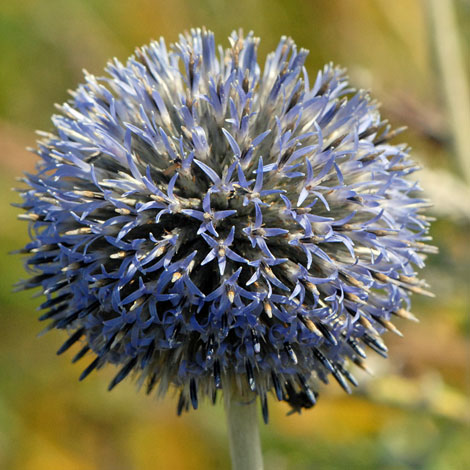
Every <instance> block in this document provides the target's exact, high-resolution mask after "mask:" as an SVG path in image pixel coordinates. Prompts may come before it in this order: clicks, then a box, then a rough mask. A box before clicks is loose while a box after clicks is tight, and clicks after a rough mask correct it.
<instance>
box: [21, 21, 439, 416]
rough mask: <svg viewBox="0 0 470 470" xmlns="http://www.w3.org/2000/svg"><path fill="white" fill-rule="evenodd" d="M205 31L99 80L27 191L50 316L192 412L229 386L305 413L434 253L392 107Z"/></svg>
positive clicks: (375, 334)
mask: <svg viewBox="0 0 470 470" xmlns="http://www.w3.org/2000/svg"><path fill="white" fill-rule="evenodd" d="M229 42H230V46H229V47H228V48H226V49H223V48H222V47H216V45H215V42H214V36H213V34H212V33H210V32H208V31H205V30H202V31H201V30H199V29H197V30H192V31H191V32H189V33H187V34H185V35H182V36H180V38H179V41H178V42H177V43H176V44H174V45H172V46H171V48H170V49H169V50H168V49H167V47H166V46H165V42H164V41H163V39H161V40H160V41H159V42H152V43H150V45H148V46H145V47H142V48H139V49H137V50H136V52H135V55H134V56H132V57H131V58H130V59H129V60H128V62H127V64H126V65H123V64H121V63H120V62H119V61H117V60H114V61H112V62H110V63H109V64H108V66H107V69H106V72H107V75H106V76H105V77H101V78H97V77H94V76H93V75H89V74H87V75H86V77H85V80H86V81H85V83H84V84H83V85H80V86H79V87H78V88H77V90H76V91H74V92H73V93H72V99H71V100H70V101H69V102H67V103H65V104H63V105H62V106H60V107H59V109H60V114H58V115H55V116H53V118H52V121H53V124H54V127H55V130H54V132H53V133H43V134H42V140H41V141H39V143H38V149H37V154H38V155H39V157H40V161H39V163H38V166H37V172H36V173H35V174H28V175H27V176H26V177H25V182H26V183H27V185H28V189H27V190H24V191H23V192H22V196H23V199H24V202H23V204H22V207H23V208H24V209H25V210H26V213H25V214H24V215H22V216H21V217H22V218H25V219H28V220H30V225H31V227H30V229H31V237H32V241H31V242H30V243H29V244H28V245H27V246H26V247H25V249H24V250H23V251H24V252H26V253H28V254H29V257H28V260H27V266H28V268H30V269H31V270H33V271H34V276H33V277H32V278H30V279H29V280H27V281H24V282H23V283H22V287H24V288H30V287H40V288H41V289H42V290H43V292H44V294H45V295H46V301H45V302H44V303H43V304H42V305H41V309H44V310H45V313H44V314H43V315H42V317H41V320H46V319H47V320H49V321H50V325H49V327H48V328H58V329H65V330H67V331H68V332H69V334H70V336H69V338H68V339H67V341H66V342H65V343H64V345H63V346H62V347H61V348H60V350H59V351H58V352H59V353H62V352H64V351H65V350H67V349H68V348H69V347H70V346H72V345H73V344H74V343H76V342H78V341H80V342H82V349H81V350H80V351H79V352H78V353H77V354H76V356H75V358H74V359H73V360H74V361H76V360H78V359H80V358H81V357H82V356H84V355H85V354H86V353H87V352H88V351H91V352H92V353H93V355H94V360H93V361H92V362H91V364H89V365H88V367H86V369H85V370H84V372H83V374H82V375H81V378H84V377H86V376H87V375H88V374H89V373H90V372H91V371H92V370H93V369H96V368H100V367H102V366H104V365H105V364H107V363H112V364H116V365H118V366H119V372H118V374H117V375H116V376H115V378H114V379H113V380H112V382H111V384H110V387H109V388H110V389H111V388H113V387H114V386H115V385H116V384H118V383H119V382H120V381H122V380H123V379H124V378H125V377H126V376H128V375H129V374H130V373H131V374H133V375H134V376H135V377H136V379H137V380H138V382H139V384H144V383H145V385H146V387H147V390H148V391H149V392H150V391H151V390H153V389H156V390H158V391H159V392H160V394H164V393H165V392H166V391H167V390H168V389H169V388H176V389H177V390H178V391H179V393H180V397H179V402H178V412H181V411H182V410H184V409H188V408H189V406H191V405H192V407H194V408H197V406H198V400H199V399H200V398H201V397H204V396H210V397H212V398H213V399H214V400H215V396H216V391H217V389H221V388H227V387H230V388H234V389H237V390H238V392H239V393H240V394H241V395H242V396H246V397H253V396H259V397H260V399H261V404H262V409H263V414H264V417H265V419H267V393H268V392H272V393H273V395H274V396H275V397H277V399H278V400H285V401H287V402H288V403H290V404H291V405H292V408H293V410H297V411H299V410H301V409H302V408H309V407H311V406H312V405H314V404H315V401H316V397H317V390H318V384H319V381H322V382H325V383H327V382H328V377H329V376H333V377H334V378H335V379H336V380H337V381H338V382H339V384H340V385H341V386H342V387H343V388H344V389H345V390H346V391H348V392H349V391H350V385H349V384H352V385H356V380H355V379H354V377H353V375H352V374H351V373H350V372H349V364H350V363H355V364H356V365H358V366H360V367H363V368H364V367H365V364H364V359H365V357H366V351H365V349H366V347H368V348H370V349H372V350H373V351H375V352H377V353H378V354H380V355H382V356H386V353H387V348H386V346H385V344H384V343H383V341H382V340H381V339H380V335H381V334H382V333H384V332H385V331H386V330H391V331H394V332H395V333H399V331H398V330H397V329H396V328H395V326H394V325H393V324H392V322H391V320H392V319H393V318H394V317H405V318H411V319H412V318H414V317H413V316H412V315H411V313H409V307H410V299H409V294H410V292H418V293H426V291H425V290H424V287H425V285H424V283H423V282H422V281H419V280H418V279H417V278H416V276H415V274H416V273H415V268H416V267H418V268H422V267H423V264H424V263H423V260H424V257H425V256H424V253H426V252H428V251H433V249H432V247H429V246H427V245H425V244H424V243H423V241H425V240H427V238H428V237H427V236H426V234H427V230H428V224H429V223H428V219H427V218H426V216H424V215H422V210H423V209H424V208H425V207H427V203H426V201H424V200H422V199H418V198H417V194H418V191H419V188H418V186H417V184H416V183H415V182H413V181H410V180H409V179H408V178H407V176H408V175H409V174H410V173H412V172H414V171H415V170H416V166H415V164H414V163H413V162H412V161H411V160H410V159H409V156H408V149H407V147H406V146H405V145H392V144H390V143H389V141H390V139H391V138H392V137H393V136H394V135H395V134H396V132H393V131H391V129H390V126H389V125H388V124H387V123H386V122H385V121H383V119H382V118H381V116H380V113H379V111H378V109H377V104H376V103H374V102H373V101H371V99H370V98H369V96H368V94H367V93H366V92H365V91H362V90H359V91H357V90H354V89H352V88H350V87H349V85H348V82H347V78H346V76H345V73H344V71H343V70H342V69H340V68H336V67H333V66H332V65H327V66H325V67H324V68H323V70H321V71H320V72H318V74H317V76H316V78H315V79H314V80H313V81H312V82H310V81H309V77H308V74H307V71H306V69H305V68H304V61H305V59H306V57H307V51H306V50H304V49H300V50H297V48H296V46H295V44H294V43H293V41H292V40H291V39H288V38H285V37H283V38H282V39H281V41H280V43H279V46H278V47H277V49H276V50H275V51H274V52H273V53H271V54H269V55H268V57H267V59H266V63H265V65H264V67H263V68H261V67H260V65H259V64H258V61H257V46H258V42H259V40H258V38H256V37H255V36H253V35H252V34H248V35H247V36H245V37H244V36H243V35H242V34H241V33H240V34H237V33H232V35H231V36H230V38H229Z"/></svg>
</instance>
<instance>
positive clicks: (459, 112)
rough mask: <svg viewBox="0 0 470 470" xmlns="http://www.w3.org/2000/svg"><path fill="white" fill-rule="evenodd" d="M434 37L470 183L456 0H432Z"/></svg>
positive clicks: (467, 106)
mask: <svg viewBox="0 0 470 470" xmlns="http://www.w3.org/2000/svg"><path fill="white" fill-rule="evenodd" d="M427 6H428V12H429V20H430V25H431V32H432V34H431V38H432V39H433V45H434V48H435V51H436V56H437V63H438V65H439V68H440V72H441V76H442V87H443V91H444V97H445V99H446V104H447V110H448V114H449V121H450V124H451V128H452V133H453V136H454V147H455V153H456V156H457V158H458V160H459V163H460V169H461V170H462V176H463V178H464V179H465V180H466V182H467V184H469V183H470V133H469V132H468V126H469V125H470V90H469V86H468V83H467V75H466V70H465V63H464V56H463V52H462V48H461V42H460V38H459V29H458V22H457V18H456V16H457V14H456V12H455V5H454V2H453V1H452V0H428V1H427Z"/></svg>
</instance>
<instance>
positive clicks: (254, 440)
mask: <svg viewBox="0 0 470 470" xmlns="http://www.w3.org/2000/svg"><path fill="white" fill-rule="evenodd" d="M224 400H225V412H226V415H227V427H228V438H229V445H230V457H231V459H232V470H263V458H262V455H261V444H260V438H259V429H258V410H257V406H256V402H257V400H256V399H252V400H251V401H247V399H246V398H243V397H240V396H238V395H236V394H231V393H230V392H229V390H226V391H225V390H224Z"/></svg>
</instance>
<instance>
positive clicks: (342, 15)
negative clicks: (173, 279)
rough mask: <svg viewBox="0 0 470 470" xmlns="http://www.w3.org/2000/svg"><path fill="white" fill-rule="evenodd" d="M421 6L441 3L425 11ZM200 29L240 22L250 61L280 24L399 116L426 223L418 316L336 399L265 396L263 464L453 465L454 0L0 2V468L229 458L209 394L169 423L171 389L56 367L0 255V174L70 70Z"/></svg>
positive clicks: (459, 149)
mask: <svg viewBox="0 0 470 470" xmlns="http://www.w3.org/2000/svg"><path fill="white" fill-rule="evenodd" d="M448 3H451V6H452V7H453V9H454V10H453V11H454V13H455V15H454V19H455V22H454V23H452V22H451V23H450V24H449V23H448V18H447V16H446V14H445V12H446V10H445V6H446V5H447V4H448ZM433 4H434V6H435V7H436V8H442V6H444V10H443V11H440V12H437V13H436V14H435V15H432V5H433ZM436 5H437V6H436ZM450 20H452V18H450ZM202 25H206V26H207V27H208V28H210V29H212V30H213V31H214V32H215V33H216V40H217V42H221V43H222V44H224V45H227V44H228V42H227V39H226V38H227V36H228V35H229V33H230V32H231V30H232V29H238V28H239V27H243V28H244V30H245V31H248V30H251V29H253V30H254V31H255V33H256V34H257V35H259V36H260V37H261V38H262V42H261V46H260V57H261V58H263V57H264V56H265V54H266V53H267V52H269V51H270V50H272V49H273V48H274V47H275V46H276V44H277V41H278V39H279V36H280V35H281V34H285V35H290V36H292V37H293V38H294V39H295V40H296V42H297V43H298V44H299V45H301V46H303V47H305V48H308V49H309V50H310V56H309V58H308V60H307V68H308V70H309V72H310V73H311V74H312V75H315V74H316V71H317V69H318V68H320V67H321V66H322V65H323V64H324V63H325V62H329V61H333V62H335V63H338V64H342V65H344V66H347V67H348V69H349V74H350V77H351V81H352V83H353V84H354V85H355V86H357V87H360V88H370V89H371V90H373V93H374V96H375V97H377V99H378V100H379V101H381V102H382V103H383V105H382V110H383V114H384V115H385V116H388V117H389V118H390V121H391V122H392V123H393V124H394V125H402V124H404V125H407V126H408V130H407V131H406V132H405V133H404V134H402V136H401V139H402V140H406V141H407V142H409V143H410V145H411V146H412V147H413V154H414V157H415V158H416V159H417V160H419V161H420V162H421V163H422V165H423V168H424V169H423V171H422V172H421V175H420V178H421V180H422V186H423V187H424V189H425V191H426V193H427V195H428V196H429V197H431V198H432V199H433V201H434V203H435V207H434V209H433V212H434V215H435V216H436V217H437V219H438V220H437V222H435V223H434V224H433V226H432V235H433V237H434V242H435V244H436V245H438V246H439V249H440V253H439V255H437V256H433V257H432V258H431V259H429V262H428V266H427V268H426V270H425V272H424V273H423V274H424V277H426V279H427V280H428V281H429V282H430V283H431V285H432V287H433V290H434V292H435V293H436V298H435V299H426V298H418V297H416V298H415V299H414V312H415V314H416V315H417V316H418V317H419V318H420V319H421V323H420V324H412V323H409V324H405V322H404V321H403V322H402V323H401V324H399V325H398V326H399V327H400V329H402V330H403V331H404V333H405V338H404V339H401V338H398V337H393V336H392V335H387V337H386V340H387V343H388V344H389V346H390V357H391V359H389V360H388V361H385V360H382V359H378V358H372V356H371V359H372V360H371V367H372V369H374V371H375V375H374V376H373V377H370V376H367V375H366V374H363V373H361V372H358V376H359V378H360V382H361V386H360V387H359V389H358V390H357V391H356V393H354V395H353V396H346V395H345V394H344V393H343V392H342V391H341V390H340V389H339V387H337V386H336V385H335V384H332V385H331V386H329V387H328V388H327V389H325V390H323V391H322V395H323V396H322V399H321V400H320V402H319V405H318V406H317V407H315V408H314V409H312V410H309V411H307V412H303V414H302V415H293V416H286V412H287V411H288V408H287V407H286V406H283V405H282V404H279V403H277V402H275V400H272V402H271V406H270V411H271V422H270V424H269V425H268V426H264V425H261V433H262V441H263V449H264V455H265V465H266V468H267V469H269V470H294V469H295V470H303V469H305V470H307V469H316V470H321V469H325V470H326V469H328V470H335V469H338V470H342V469H361V470H362V469H365V470H367V469H370V470H382V469H383V470H402V469H403V470H404V469H429V470H460V469H461V470H466V469H469V468H470V433H469V427H468V424H469V415H470V410H469V402H468V396H469V391H470V347H469V340H468V337H469V329H470V322H469V316H468V309H469V293H468V289H469V278H470V253H469V235H468V234H469V229H470V223H469V220H470V217H469V214H470V196H469V189H468V188H469V186H468V183H469V181H468V177H469V176H470V175H469V174H468V173H466V172H465V170H464V169H465V167H467V168H468V164H469V159H470V152H469V151H468V139H466V137H465V136H466V135H467V136H468V135H470V122H469V121H468V118H469V117H468V106H470V103H468V102H466V99H465V83H467V86H468V78H469V76H470V74H469V64H470V61H469V57H468V49H467V50H466V48H465V46H466V45H467V44H469V43H470V3H469V2H468V1H466V0H454V1H453V2H448V1H447V0H437V1H432V0H429V1H425V0H423V1H419V0H395V1H393V2H391V1H388V0H354V1H352V0H350V1H346V0H344V1H343V0H340V1H333V2H331V1H326V0H323V1H322V0H238V1H218V0H196V1H194V0H172V1H169V0H128V1H126V0H66V1H65V0H21V1H20V0H2V1H1V2H0V214H1V219H0V247H1V250H0V468H1V469H5V470H43V469H44V470H56V469H57V470H59V469H60V470H75V469H77V470H95V469H96V470H97V469H100V470H107V469H109V470H147V469H148V470H150V469H152V470H154V469H173V470H179V469H206V470H209V469H225V468H229V456H228V449H227V442H226V431H225V421H224V412H223V407H222V405H221V404H218V405H217V406H215V407H212V406H210V405H209V404H205V405H203V406H202V407H201V408H200V409H199V410H198V411H197V412H190V413H189V414H186V415H184V416H182V417H180V418H177V417H176V414H175V405H176V402H175V398H174V397H171V396H169V397H166V398H165V399H163V400H157V399H154V398H152V397H147V396H145V395H144V394H143V393H136V390H135V387H134V385H133V384H132V383H125V384H122V385H120V386H119V387H117V388H116V389H115V390H114V391H113V392H112V393H108V392H107V391H106V390H107V384H108V382H109V380H110V379H111V378H112V376H113V375H114V373H115V371H114V370H110V369H108V370H103V371H101V372H100V373H99V374H92V375H91V376H90V377H89V378H88V379H87V380H86V381H85V382H84V383H78V381H77V378H78V376H79V374H80V372H81V369H82V368H83V365H82V364H75V365H72V364H70V362H69V361H70V358H71V357H72V355H73V354H74V351H72V352H71V353H67V354H65V355H64V356H61V357H57V356H55V354H54V352H55V351H56V350H57V348H58V347H59V346H60V345H61V343H62V342H63V340H64V337H63V335H61V334H60V333H58V332H56V331H54V332H52V333H49V334H48V335H46V336H45V337H42V338H40V339H38V338H37V335H38V333H39V332H40V330H41V329H42V328H43V327H44V325H41V324H39V322H38V321H37V314H36V312H35V308H36V306H37V305H38V304H39V302H38V299H34V298H33V299H32V298H31V293H30V292H27V293H19V294H12V285H13V283H14V282H16V281H17V280H18V279H20V278H22V277H24V273H23V269H22V260H21V258H20V257H19V256H15V257H13V256H9V255H8V254H7V252H9V251H11V250H15V249H17V248H19V247H21V246H22V245H23V244H25V243H26V241H27V230H26V224H25V223H24V222H20V221H17V220H16V214H17V209H16V208H14V207H11V206H10V205H9V204H10V202H13V201H16V202H18V200H19V199H18V196H17V195H16V194H15V193H13V192H12V191H11V187H13V186H15V185H16V184H17V183H16V182H15V180H14V178H15V176H19V175H21V173H22V172H23V171H28V170H31V169H32V168H33V167H34V163H35V159H34V156H33V155H32V154H29V153H28V152H27V151H26V150H25V148H26V147H27V146H33V145H34V141H35V135H34V130H35V129H43V130H49V129H50V128H51V124H50V115H51V114H52V113H53V112H54V107H53V103H56V102H63V101H64V100H66V99H67V91H66V90H67V89H71V88H74V87H76V85H77V84H78V83H79V82H80V81H81V80H82V68H85V69H87V70H88V71H90V72H92V73H95V74H100V73H101V71H102V69H103V66H104V64H105V61H106V60H107V59H108V58H110V57H112V56H117V57H118V58H119V59H121V60H125V58H126V57H127V56H128V55H129V54H131V53H132V51H133V49H134V47H135V46H137V45H142V44H144V43H146V42H148V41H149V40H150V39H151V38H158V37H159V36H165V37H166V39H167V40H168V41H169V42H173V41H175V40H177V37H178V34H179V33H180V32H182V31H183V30H185V29H188V28H190V27H197V26H202ZM439 44H440V45H441V49H442V48H443V49H442V50H441V53H440V54H439ZM459 48H460V49H459ZM459 136H460V137H459ZM466 145H467V147H465V146H466ZM85 362H87V361H86V360H85Z"/></svg>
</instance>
